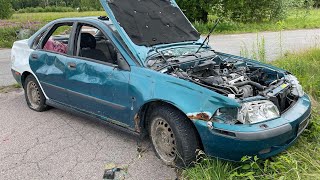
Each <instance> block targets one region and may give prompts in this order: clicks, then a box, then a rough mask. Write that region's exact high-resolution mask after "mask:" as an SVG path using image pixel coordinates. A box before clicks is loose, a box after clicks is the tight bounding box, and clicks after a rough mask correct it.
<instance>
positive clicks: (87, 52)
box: [80, 33, 114, 64]
mask: <svg viewBox="0 0 320 180" xmlns="http://www.w3.org/2000/svg"><path fill="white" fill-rule="evenodd" d="M96 46H97V40H96V39H95V37H94V36H93V35H92V34H90V33H81V41H80V48H81V50H80V56H82V57H86V58H90V59H95V60H99V61H103V62H108V63H112V64H113V63H114V61H113V60H112V58H110V57H106V55H105V53H104V52H103V51H102V50H100V49H96Z"/></svg>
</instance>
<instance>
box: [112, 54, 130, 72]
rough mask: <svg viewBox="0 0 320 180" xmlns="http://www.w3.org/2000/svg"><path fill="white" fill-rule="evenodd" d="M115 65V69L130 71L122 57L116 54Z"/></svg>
mask: <svg viewBox="0 0 320 180" xmlns="http://www.w3.org/2000/svg"><path fill="white" fill-rule="evenodd" d="M117 63H118V65H116V66H115V68H119V69H121V70H125V71H130V66H129V64H128V63H127V61H126V60H125V59H124V58H123V56H122V55H121V54H120V53H119V52H117Z"/></svg>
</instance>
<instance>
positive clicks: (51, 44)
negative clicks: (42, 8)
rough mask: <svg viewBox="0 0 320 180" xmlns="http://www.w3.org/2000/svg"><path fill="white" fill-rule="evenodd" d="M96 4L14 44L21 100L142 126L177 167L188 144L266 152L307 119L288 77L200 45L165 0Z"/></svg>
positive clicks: (238, 154) (223, 153) (237, 155)
mask: <svg viewBox="0 0 320 180" xmlns="http://www.w3.org/2000/svg"><path fill="white" fill-rule="evenodd" d="M101 4H102V6H103V7H104V9H105V11H106V13H107V14H108V17H86V18H69V19H60V20H56V21H53V22H51V23H49V24H48V25H46V26H45V27H43V28H42V29H40V30H39V31H38V32H37V33H35V34H34V35H33V36H32V37H31V38H30V39H28V40H22V41H17V42H15V43H14V45H13V49H12V61H13V65H12V72H13V75H14V77H15V78H16V80H17V81H18V82H19V83H20V84H21V85H22V86H23V87H24V90H25V96H26V101H27V103H28V105H29V107H30V108H31V109H33V110H36V111H44V110H46V109H47V107H48V106H53V107H58V108H63V109H67V110H71V111H75V112H77V113H80V114H85V115H87V116H88V117H93V118H97V119H99V120H102V121H105V122H109V123H111V124H116V125H117V126H119V127H121V128H123V129H126V130H129V131H131V132H134V133H136V134H138V135H140V136H141V137H143V136H145V135H149V136H150V139H151V141H152V144H153V147H154V150H155V152H156V154H157V156H158V157H159V158H160V159H161V160H163V161H164V162H165V163H166V164H167V165H177V166H186V165H188V164H190V163H192V162H193V161H194V160H195V158H196V150H197V149H202V150H204V151H205V152H206V153H207V154H208V155H210V156H215V157H219V158H222V159H226V160H232V161H239V160H240V159H241V158H242V157H243V156H246V155H248V156H254V155H257V156H258V157H261V158H268V157H271V156H273V155H276V154H278V153H280V152H282V151H284V150H286V149H287V148H288V147H289V146H290V145H292V144H293V143H294V142H295V140H296V139H297V138H298V136H299V135H300V134H301V133H302V132H303V130H304V129H305V128H306V127H307V125H308V123H309V116H310V113H311V102H310V99H309V97H308V95H307V94H305V93H304V91H303V90H302V87H301V85H300V84H299V81H298V80H297V78H296V77H294V76H293V75H292V74H290V73H289V72H287V71H285V70H282V69H279V68H276V67H273V66H271V65H267V64H263V63H260V62H257V61H254V60H250V59H246V58H243V57H238V56H234V55H230V54H225V53H220V52H216V51H214V50H213V48H211V47H210V46H208V45H205V46H202V43H203V40H202V39H201V38H200V34H199V33H198V32H197V31H196V29H195V28H194V27H193V26H192V24H191V23H190V22H189V21H188V19H187V18H186V17H185V15H184V14H183V13H182V11H181V10H180V8H179V7H178V5H177V4H176V2H175V1H174V0H101ZM59 29H60V30H59ZM61 32H62V33H61Z"/></svg>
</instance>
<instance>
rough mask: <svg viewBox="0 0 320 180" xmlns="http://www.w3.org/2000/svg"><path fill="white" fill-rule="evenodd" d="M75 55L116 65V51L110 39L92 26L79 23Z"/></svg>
mask: <svg viewBox="0 0 320 180" xmlns="http://www.w3.org/2000/svg"><path fill="white" fill-rule="evenodd" d="M78 34H79V35H78V42H77V52H76V56H78V57H84V58H89V59H93V60H96V61H101V62H106V63H110V64H114V65H117V64H118V63H117V51H116V49H115V47H114V46H113V44H112V43H111V41H110V40H109V39H108V38H107V37H106V36H105V35H104V34H103V33H101V31H100V30H99V29H98V28H96V27H93V26H89V25H81V27H80V32H79V33H78Z"/></svg>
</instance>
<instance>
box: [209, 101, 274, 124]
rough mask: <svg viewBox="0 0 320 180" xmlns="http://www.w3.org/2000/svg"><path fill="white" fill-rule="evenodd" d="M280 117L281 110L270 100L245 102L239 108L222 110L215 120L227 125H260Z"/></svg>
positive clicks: (218, 112) (216, 114)
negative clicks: (238, 123) (239, 123)
mask: <svg viewBox="0 0 320 180" xmlns="http://www.w3.org/2000/svg"><path fill="white" fill-rule="evenodd" d="M278 117H280V112H279V109H278V107H277V106H276V105H274V104H273V103H272V102H271V101H269V100H259V101H252V102H245V103H243V104H242V106H241V107H240V108H239V109H238V108H220V109H219V110H218V111H217V112H216V113H215V115H214V119H215V120H218V121H220V122H223V123H227V124H235V123H236V122H241V123H242V124H253V123H259V122H263V121H267V120H271V119H275V118H278Z"/></svg>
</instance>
